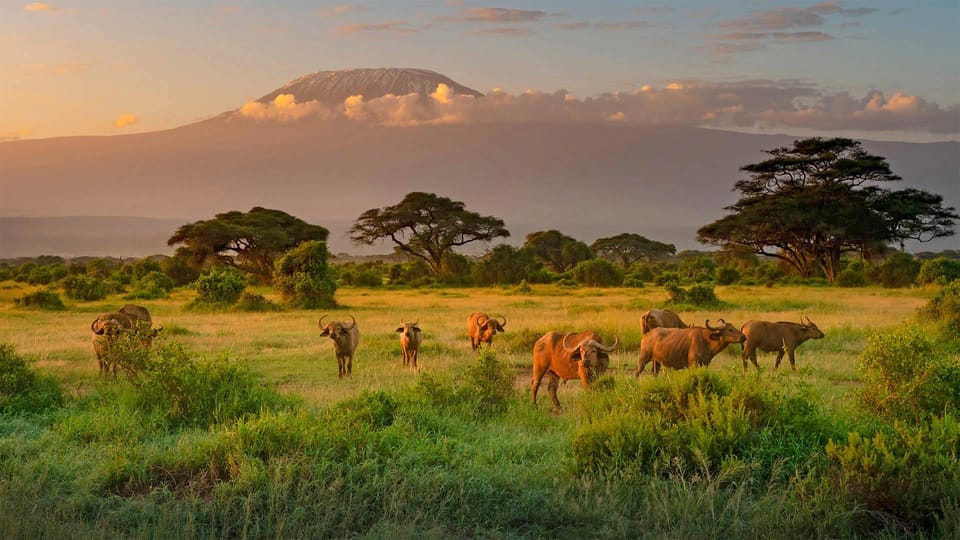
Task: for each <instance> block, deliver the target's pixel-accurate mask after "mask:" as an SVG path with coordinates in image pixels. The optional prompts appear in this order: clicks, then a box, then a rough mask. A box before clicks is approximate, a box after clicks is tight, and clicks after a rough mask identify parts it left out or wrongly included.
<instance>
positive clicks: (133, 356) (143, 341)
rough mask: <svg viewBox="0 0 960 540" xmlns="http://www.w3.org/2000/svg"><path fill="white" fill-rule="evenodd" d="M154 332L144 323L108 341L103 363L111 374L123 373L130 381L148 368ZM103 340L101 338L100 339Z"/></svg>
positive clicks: (151, 356)
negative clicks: (108, 367)
mask: <svg viewBox="0 0 960 540" xmlns="http://www.w3.org/2000/svg"><path fill="white" fill-rule="evenodd" d="M156 335H157V334H156V331H155V330H154V329H152V328H151V327H150V326H149V325H148V324H146V323H143V322H141V323H138V324H137V325H136V327H135V328H133V329H130V330H124V331H123V332H121V333H120V334H119V335H117V336H113V337H111V338H110V339H109V342H108V343H109V346H108V347H106V352H105V354H104V358H103V361H104V363H105V364H106V365H107V366H110V370H111V371H112V372H113V373H123V374H125V375H126V376H127V377H129V378H130V379H131V380H136V379H137V377H138V376H139V375H140V374H141V373H143V372H144V371H146V370H148V369H149V368H150V365H151V362H152V358H153V355H154V351H153V350H152V347H153V341H154V338H155V337H156ZM101 339H103V338H101Z"/></svg>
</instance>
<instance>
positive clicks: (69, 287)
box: [60, 274, 109, 302]
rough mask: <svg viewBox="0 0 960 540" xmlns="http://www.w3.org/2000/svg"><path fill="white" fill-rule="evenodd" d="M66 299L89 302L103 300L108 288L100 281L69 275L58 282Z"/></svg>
mask: <svg viewBox="0 0 960 540" xmlns="http://www.w3.org/2000/svg"><path fill="white" fill-rule="evenodd" d="M60 286H61V287H63V292H64V293H66V295H67V298H72V299H74V300H80V301H81V302H89V301H92V300H103V299H104V298H106V297H107V294H108V293H109V287H108V286H107V284H106V282H105V281H104V280H102V279H98V278H94V277H88V276H84V275H76V274H71V275H69V276H67V277H65V278H63V280H61V281H60Z"/></svg>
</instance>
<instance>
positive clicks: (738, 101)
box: [238, 80, 960, 134]
mask: <svg viewBox="0 0 960 540" xmlns="http://www.w3.org/2000/svg"><path fill="white" fill-rule="evenodd" d="M238 113H239V115H240V116H242V117H246V118H251V119H254V120H260V121H290V120H298V119H302V118H308V117H319V118H323V119H334V118H346V119H350V120H354V121H358V122H366V123H371V124H380V125H388V126H417V125H436V124H469V123H488V122H507V123H510V122H514V123H515V122H560V123H618V124H633V125H683V126H698V127H713V128H726V129H775V128H791V127H793V128H809V129H819V130H826V131H836V130H858V131H889V130H901V131H915V132H928V133H932V134H957V133H960V105H951V106H948V107H941V106H940V105H938V104H937V103H934V102H932V101H927V100H925V99H923V98H921V97H918V96H913V95H909V94H905V93H902V92H893V93H892V94H890V95H887V94H885V93H883V92H880V91H873V92H870V93H869V94H867V95H866V96H864V97H861V98H857V97H855V96H852V95H850V94H849V93H847V92H839V93H834V94H828V93H825V92H823V91H821V90H820V89H818V88H817V87H815V86H814V85H812V84H810V83H806V82H804V81H794V80H787V81H771V80H750V81H738V82H707V81H700V80H687V81H677V82H671V83H669V84H665V85H662V86H658V87H653V86H650V85H644V86H643V87H641V88H640V89H639V90H637V91H634V92H615V93H607V94H602V95H600V96H597V97H588V98H583V99H581V98H577V97H576V96H574V95H572V94H570V93H569V92H567V91H565V90H560V91H557V92H552V93H548V92H540V91H536V90H528V91H526V92H523V93H522V94H517V95H513V94H509V93H507V92H504V91H502V90H500V89H494V90H491V91H490V92H489V93H487V94H486V96H484V97H482V98H474V97H473V96H467V95H461V94H455V93H454V92H453V91H452V89H450V88H449V87H447V86H446V85H444V84H440V85H439V86H438V87H437V89H436V90H435V91H434V92H433V93H431V94H430V95H428V96H422V95H420V94H416V93H412V94H407V95H403V96H395V95H392V94H388V95H386V96H382V97H378V98H373V99H365V98H364V97H363V96H359V95H357V96H351V97H349V98H347V99H346V100H345V101H344V103H343V104H342V106H338V107H329V106H325V105H322V104H320V103H319V102H318V101H308V102H302V103H298V102H297V101H296V98H295V97H294V96H293V95H292V94H282V95H280V96H277V97H276V98H275V99H274V100H273V101H272V102H269V103H260V102H256V101H252V102H249V103H247V104H245V105H244V106H243V107H241V108H240V109H239V111H238Z"/></svg>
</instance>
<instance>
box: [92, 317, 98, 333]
mask: <svg viewBox="0 0 960 540" xmlns="http://www.w3.org/2000/svg"><path fill="white" fill-rule="evenodd" d="M99 320H100V317H97V318H96V319H94V320H93V322H92V323H90V331H91V332H93V333H94V334H96V333H97V330H96V329H95V328H94V326H96V325H97V321H99Z"/></svg>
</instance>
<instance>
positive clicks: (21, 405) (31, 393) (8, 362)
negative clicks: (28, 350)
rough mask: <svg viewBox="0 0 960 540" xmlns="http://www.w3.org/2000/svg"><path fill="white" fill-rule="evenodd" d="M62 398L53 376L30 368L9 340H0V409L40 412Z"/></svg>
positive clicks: (5, 410) (55, 404) (54, 405)
mask: <svg viewBox="0 0 960 540" xmlns="http://www.w3.org/2000/svg"><path fill="white" fill-rule="evenodd" d="M63 402H64V396H63V391H62V390H61V389H60V382H59V381H58V380H57V379H56V378H55V377H51V376H47V375H42V374H40V373H37V372H36V371H33V370H31V369H30V366H29V365H28V364H27V361H26V360H24V359H23V358H22V357H20V356H18V355H17V353H16V351H15V350H14V348H13V345H12V344H9V343H0V413H3V414H8V413H14V414H17V413H41V412H43V411H45V410H47V409H50V408H52V407H59V406H61V405H63Z"/></svg>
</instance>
